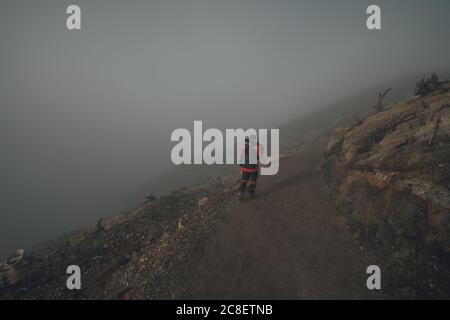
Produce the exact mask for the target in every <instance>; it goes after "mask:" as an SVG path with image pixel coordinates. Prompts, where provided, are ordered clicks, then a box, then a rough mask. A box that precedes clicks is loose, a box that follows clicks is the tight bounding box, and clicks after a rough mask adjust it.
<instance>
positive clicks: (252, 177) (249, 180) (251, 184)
mask: <svg viewBox="0 0 450 320" xmlns="http://www.w3.org/2000/svg"><path fill="white" fill-rule="evenodd" d="M256 180H258V172H242V173H241V185H240V186H239V192H242V193H244V192H245V188H246V187H247V184H248V188H247V191H248V193H255V189H256Z"/></svg>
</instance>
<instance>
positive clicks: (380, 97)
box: [375, 88, 392, 111]
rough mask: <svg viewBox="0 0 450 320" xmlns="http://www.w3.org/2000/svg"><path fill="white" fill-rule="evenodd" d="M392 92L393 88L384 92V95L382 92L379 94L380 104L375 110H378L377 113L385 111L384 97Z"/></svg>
mask: <svg viewBox="0 0 450 320" xmlns="http://www.w3.org/2000/svg"><path fill="white" fill-rule="evenodd" d="M391 90H392V88H389V89H387V90H386V91H385V92H383V93H381V92H378V103H377V105H376V106H375V110H377V111H381V110H383V108H384V107H383V99H384V97H386V95H387V94H388V93H389V92H390V91H391Z"/></svg>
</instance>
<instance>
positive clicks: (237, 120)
mask: <svg viewBox="0 0 450 320" xmlns="http://www.w3.org/2000/svg"><path fill="white" fill-rule="evenodd" d="M375 2H376V3H377V4H379V5H380V6H381V8H382V30H381V31H369V30H368V29H367V28H366V18H367V15H366V13H365V11H366V8H367V6H368V5H369V4H371V3H370V2H368V1H361V0H354V1H335V0H329V1H317V0H314V1H313V0H310V1H301V0H295V1H284V0H276V1H275V0H273V1H266V0H255V1H247V0H220V1H216V0H203V1H194V0H179V1H172V0H160V1H152V0H149V1H135V0H133V1H131V0H127V1H125V0H121V1H116V0H114V1H113V0H102V1H101V0H96V1H75V0H74V1H70V0H65V1H61V0H54V1H49V0H40V1H19V0H11V1H6V0H2V2H1V4H0V6H1V9H0V46H1V49H0V54H1V56H0V67H1V68H0V70H1V74H0V99H1V100H0V101H1V102H0V108H1V109H0V147H1V157H0V257H3V256H5V255H6V254H7V253H8V252H10V251H11V250H14V249H17V248H22V247H25V248H28V247H30V246H31V245H33V244H35V243H37V242H39V241H42V240H46V239H50V238H52V237H55V236H57V235H59V234H61V233H63V232H66V231H69V230H73V229H77V228H80V227H85V226H88V225H92V224H95V222H96V221H97V220H98V218H99V217H102V216H108V215H113V214H117V213H120V212H122V211H123V210H125V209H127V208H130V207H133V206H135V205H137V204H138V203H139V202H140V201H141V200H142V199H143V198H144V195H145V192H147V190H148V186H149V185H151V181H152V179H154V178H155V177H157V176H160V175H161V174H163V173H164V172H165V171H166V170H168V169H169V168H170V165H171V163H170V150H171V147H172V146H173V144H172V143H171V142H170V134H171V132H172V131H173V130H174V129H176V128H181V127H184V128H188V129H190V130H192V126H193V121H194V120H203V122H204V126H205V127H219V128H239V127H244V128H249V127H254V128H260V127H266V128H272V127H274V126H277V125H279V124H282V123H283V122H285V121H287V120H289V119H290V118H292V117H293V116H297V115H300V114H302V113H305V112H307V111H309V110H312V109H313V108H316V107H319V106H322V105H326V104H328V103H330V102H332V101H335V100H338V99H340V98H343V97H346V96H348V95H351V94H355V93H357V92H358V91H360V90H362V89H365V88H367V87H370V86H372V85H375V84H377V83H382V82H383V81H387V80H390V79H392V78H396V77H400V76H403V75H407V74H412V73H416V72H422V71H423V72H428V71H430V70H436V71H439V70H442V69H446V68H447V69H448V66H449V63H448V57H449V56H450V42H449V41H448V36H449V34H448V32H449V30H450V25H449V19H448V13H449V12H450V2H449V1H447V0H443V1H412V0H404V1H399V0H392V1H375ZM70 4H77V5H79V6H80V7H81V21H82V29H81V30H79V31H69V30H67V28H66V18H67V15H66V8H67V6H68V5H70ZM281 139H282V137H281ZM155 193H157V190H155Z"/></svg>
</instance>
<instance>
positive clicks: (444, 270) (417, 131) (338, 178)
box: [321, 83, 450, 298]
mask: <svg viewBox="0 0 450 320" xmlns="http://www.w3.org/2000/svg"><path fill="white" fill-rule="evenodd" d="M449 88H450V84H449V83H443V84H441V86H440V88H438V90H436V91H434V92H433V93H431V94H429V95H427V96H424V97H422V96H416V97H414V98H412V99H410V100H407V101H404V102H401V103H397V104H394V105H392V106H391V107H390V108H388V109H386V110H383V111H381V112H378V113H375V114H372V115H370V116H368V117H365V118H363V119H360V120H358V121H356V122H354V123H352V124H350V125H348V126H345V127H341V128H338V129H336V130H335V132H334V134H333V135H332V137H331V139H330V142H329V144H328V147H327V152H326V155H325V158H324V159H323V161H322V164H321V166H322V168H323V169H324V170H325V171H326V172H327V173H328V175H329V177H330V178H331V181H332V183H333V186H334V190H335V199H336V203H337V206H338V208H339V210H340V211H341V212H342V213H343V214H344V215H345V217H346V218H347V221H348V223H349V225H350V227H351V228H352V230H353V231H354V232H356V233H357V234H358V235H359V237H360V238H361V240H362V241H364V242H366V243H367V244H368V245H369V247H370V248H371V250H372V254H373V255H374V260H377V261H380V267H381V269H382V271H384V272H383V274H384V276H385V280H386V281H385V282H384V283H385V284H386V285H388V286H389V287H390V288H391V289H392V290H391V292H395V295H394V296H396V297H402V298H404V297H406V298H414V297H425V298H450V281H449V279H450V92H449Z"/></svg>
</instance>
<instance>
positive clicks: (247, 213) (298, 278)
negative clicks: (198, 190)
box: [179, 153, 377, 299]
mask: <svg viewBox="0 0 450 320" xmlns="http://www.w3.org/2000/svg"><path fill="white" fill-rule="evenodd" d="M319 158H320V157H319V154H318V153H316V155H305V154H302V155H297V156H294V157H290V158H287V159H285V160H282V162H281V165H280V172H279V174H278V175H276V176H264V177H260V179H259V184H258V196H257V198H255V199H250V200H245V201H238V200H232V201H230V203H229V204H228V205H227V206H226V208H225V209H224V211H223V213H222V216H221V218H220V220H219V222H220V223H216V226H215V227H214V228H213V229H211V230H210V231H209V233H208V236H207V237H206V239H205V245H204V246H203V248H202V249H201V250H199V251H197V252H196V253H195V254H194V256H193V257H191V259H189V261H188V265H186V266H184V267H183V269H184V270H186V272H187V274H185V277H186V278H185V279H186V281H185V282H184V284H183V288H182V290H181V292H180V295H179V298H210V299H318V298H322V299H345V298H348V299H363V298H377V295H376V293H374V292H370V291H369V290H368V289H367V287H366V279H367V275H366V273H365V271H366V268H367V266H368V265H370V264H376V261H370V263H369V262H368V261H367V260H366V259H365V258H364V252H362V249H363V248H362V247H360V246H359V245H358V244H357V242H356V241H355V240H354V239H353V237H352V236H351V235H350V233H349V232H348V231H347V229H346V227H345V224H344V220H343V219H342V218H341V217H340V216H339V214H338V213H337V211H336V209H335V207H334V204H333V201H332V200H331V199H330V197H329V195H328V194H327V189H326V185H327V184H326V182H325V180H324V177H323V176H322V174H321V173H320V172H319V171H318V170H317V169H316V166H317V163H318V160H319Z"/></svg>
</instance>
